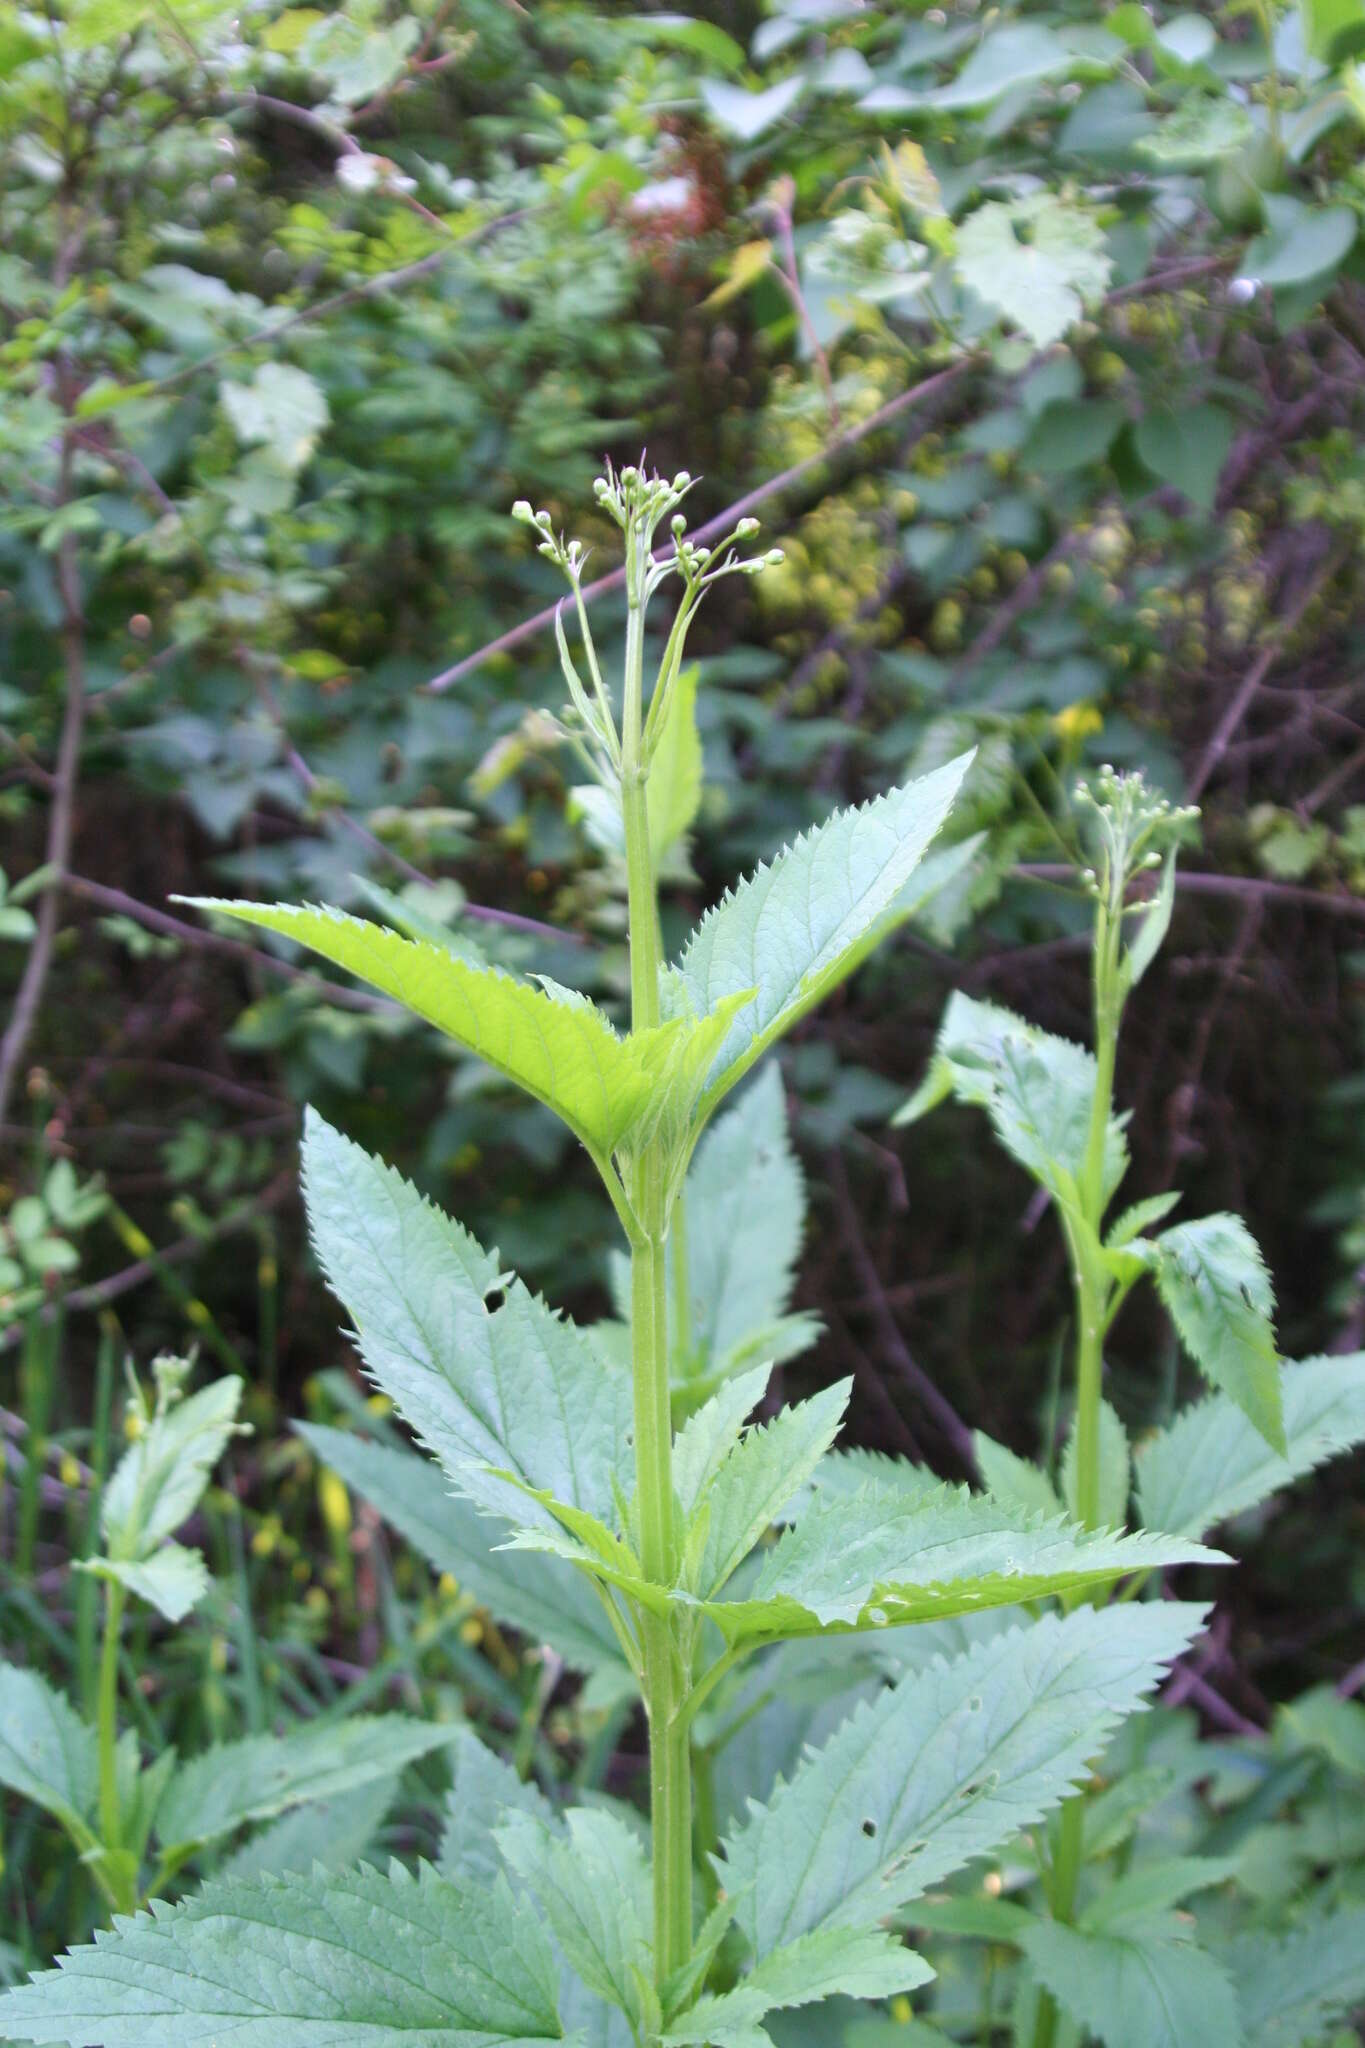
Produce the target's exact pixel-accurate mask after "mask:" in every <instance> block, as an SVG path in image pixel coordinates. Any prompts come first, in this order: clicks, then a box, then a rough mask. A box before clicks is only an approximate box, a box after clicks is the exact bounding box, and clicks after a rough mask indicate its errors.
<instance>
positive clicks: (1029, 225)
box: [1010, 220, 1033, 249]
mask: <svg viewBox="0 0 1365 2048" xmlns="http://www.w3.org/2000/svg"><path fill="white" fill-rule="evenodd" d="M1010 227H1011V230H1012V231H1013V234H1014V239H1015V241H1016V242H1020V243H1022V244H1023V246H1024V248H1026V249H1027V248H1028V246H1029V244H1030V243H1031V242H1032V240H1033V222H1032V221H1031V220H1015V221H1011V222H1010Z"/></svg>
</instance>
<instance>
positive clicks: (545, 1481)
mask: <svg viewBox="0 0 1365 2048" xmlns="http://www.w3.org/2000/svg"><path fill="white" fill-rule="evenodd" d="M303 1184H304V1198H305V1202H306V1205H307V1210H308V1222H309V1227H310V1229H311V1231H312V1236H313V1246H314V1250H315V1252H316V1254H317V1257H318V1261H319V1264H320V1265H321V1266H322V1269H323V1271H324V1273H325V1274H326V1276H327V1279H328V1281H329V1282H330V1284H331V1286H332V1288H333V1290H334V1292H335V1293H336V1294H337V1295H338V1296H339V1298H340V1299H341V1301H342V1302H343V1303H344V1304H345V1306H346V1309H347V1310H348V1312H349V1314H350V1316H351V1318H352V1321H353V1322H354V1325H355V1328H356V1331H357V1334H358V1336H359V1340H360V1349H361V1352H362V1354H363V1356H364V1359H365V1364H366V1366H367V1368H368V1370H369V1372H370V1374H371V1375H372V1377H373V1378H374V1380H375V1382H376V1383H377V1384H378V1385H379V1386H380V1387H381V1388H382V1389H383V1390H384V1392H385V1393H386V1394H388V1395H389V1396H390V1397H391V1398H392V1400H393V1401H394V1403H395V1404H396V1406H397V1408H398V1410H399V1412H400V1414H402V1415H403V1416H404V1418H405V1419H406V1420H407V1422H408V1423H409V1424H410V1425H411V1426H412V1428H413V1429H414V1430H415V1431H416V1432H417V1434H418V1435H419V1436H420V1437H421V1438H422V1440H423V1442H424V1443H426V1444H427V1445H428V1446H429V1448H430V1449H431V1450H432V1451H433V1452H434V1454H435V1455H436V1457H437V1458H439V1460H440V1461H441V1464H442V1465H443V1466H444V1468H445V1470H446V1471H447V1473H448V1474H449V1475H450V1477H451V1479H452V1480H454V1482H455V1484H456V1485H457V1486H458V1487H459V1489H460V1490H461V1492H463V1493H465V1494H467V1495H468V1496H469V1497H470V1499H472V1500H474V1501H476V1502H477V1503H478V1504H479V1505H480V1506H481V1507H483V1508H485V1509H487V1510H488V1512H490V1513H491V1514H497V1515H502V1516H504V1517H506V1518H507V1519H509V1520H512V1521H516V1522H523V1521H526V1520H527V1519H528V1508H527V1502H526V1500H525V1498H524V1495H523V1494H522V1492H521V1491H520V1490H519V1489H518V1487H517V1486H515V1485H513V1484H511V1483H510V1482H509V1481H508V1480H506V1479H500V1478H497V1477H495V1476H494V1475H495V1473H496V1472H497V1471H500V1470H506V1471H510V1472H513V1473H515V1475H516V1477H517V1479H518V1480H519V1481H521V1482H522V1484H523V1485H524V1486H526V1487H530V1488H533V1489H539V1490H546V1491H548V1492H550V1493H552V1494H554V1495H555V1496H556V1497H557V1498H558V1499H560V1500H563V1501H567V1502H569V1503H570V1504H571V1505H572V1506H574V1507H581V1508H585V1509H586V1510H587V1511H588V1512H589V1513H590V1514H595V1515H598V1516H599V1517H603V1518H608V1517H609V1516H610V1514H611V1511H612V1504H613V1490H612V1479H613V1475H615V1474H618V1473H624V1472H625V1471H626V1469H627V1466H628V1463H629V1433H630V1429H631V1420H632V1404H631V1384H630V1375H629V1372H628V1371H625V1370H623V1369H621V1368H619V1367H613V1366H612V1365H610V1364H609V1363H608V1362H607V1360H605V1359H604V1358H603V1357H601V1356H600V1355H599V1354H598V1353H597V1352H596V1351H595V1349H594V1348H593V1345H592V1344H591V1342H590V1341H589V1339H588V1337H587V1336H586V1335H585V1334H584V1333H583V1331H581V1330H579V1329H577V1328H576V1327H575V1326H574V1325H573V1324H572V1323H570V1322H566V1321H564V1320H563V1319H562V1318H561V1317H559V1316H557V1315H555V1314H554V1313H553V1312H552V1311H551V1310H550V1309H549V1308H547V1307H546V1305H545V1303H544V1302H543V1301H541V1300H540V1299H539V1298H538V1297H537V1296H535V1295H533V1294H531V1293H529V1292H528V1291H527V1289H526V1288H525V1287H524V1286H523V1285H522V1283H521V1282H520V1281H519V1280H517V1279H514V1278H511V1277H509V1276H508V1275H507V1274H505V1273H504V1272H503V1271H502V1268H501V1265H500V1262H499V1260H498V1259H497V1257H496V1256H495V1255H494V1254H492V1253H489V1252H486V1251H484V1249H483V1248H482V1246H480V1245H479V1244H477V1243H476V1242H475V1240H474V1239H473V1238H472V1237H471V1236H470V1235H469V1233H468V1231H466V1230H464V1229H462V1228H461V1226H460V1225H459V1224H458V1223H456V1222H454V1221H453V1220H452V1219H451V1218H449V1217H447V1216H444V1215H443V1214H442V1213H441V1211H440V1210H439V1209H437V1208H436V1207H435V1206H434V1205H433V1204H432V1203H430V1202H427V1201H424V1200H423V1198H422V1197H421V1196H420V1195H419V1194H418V1193H417V1191H416V1190H415V1189H414V1188H412V1187H410V1186H409V1185H408V1183H407V1182H406V1181H405V1180H403V1179H402V1177H401V1176H400V1175H399V1174H397V1173H394V1172H393V1171H392V1170H391V1169H390V1168H389V1167H386V1166H384V1165H383V1164H382V1163H381V1162H380V1161H379V1160H377V1159H372V1158H371V1157H370V1156H369V1154H368V1153H366V1152H363V1151H362V1150H361V1149H360V1147H359V1146H358V1145H354V1144H352V1143H351V1141H350V1140H349V1139H348V1138H343V1137H342V1136H341V1134H340V1132H339V1131H334V1130H332V1129H331V1127H330V1126H329V1125H327V1124H325V1123H324V1122H323V1121H322V1119H321V1118H320V1117H319V1116H317V1115H316V1114H315V1113H313V1112H312V1111H310V1112H309V1115H308V1118H307V1120H306V1124H305V1131H304V1144H303ZM530 1519H531V1520H540V1519H542V1518H541V1517H539V1516H537V1515H536V1514H535V1513H534V1511H532V1512H531V1515H530ZM492 1540H493V1541H496V1540H497V1538H496V1536H493V1538H492Z"/></svg>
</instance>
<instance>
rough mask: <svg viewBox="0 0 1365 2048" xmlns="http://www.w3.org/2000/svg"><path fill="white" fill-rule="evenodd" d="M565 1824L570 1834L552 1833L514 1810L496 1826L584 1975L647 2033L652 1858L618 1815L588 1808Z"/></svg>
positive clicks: (513, 1861) (584, 1979)
mask: <svg viewBox="0 0 1365 2048" xmlns="http://www.w3.org/2000/svg"><path fill="white" fill-rule="evenodd" d="M565 1824H566V1829H567V1832H565V1831H563V1830H556V1831H553V1832H552V1831H550V1830H549V1829H547V1828H545V1827H544V1826H542V1825H541V1823H540V1822H539V1821H537V1820H533V1819H531V1818H530V1817H529V1816H528V1815H526V1814H525V1813H518V1814H513V1815H512V1816H511V1817H510V1818H509V1819H507V1820H506V1821H505V1822H504V1823H503V1824H502V1825H501V1826H499V1827H498V1830H497V1842H498V1847H499V1849H500V1850H501V1852H502V1854H503V1856H504V1858H505V1859H506V1861H507V1862H508V1864H510V1866H511V1868H512V1869H513V1870H514V1871H515V1872H516V1874H517V1876H518V1877H519V1878H520V1879H521V1881H522V1883H523V1884H525V1885H526V1886H527V1887H528V1889H529V1890H530V1892H531V1894H532V1896H533V1897H534V1899H535V1901H536V1904H537V1905H538V1906H539V1908H540V1911H541V1913H542V1914H543V1916H544V1920H545V1924H546V1925H547V1926H548V1927H549V1929H550V1932H551V1933H552V1934H553V1936H554V1938H555V1940H556V1941H557V1942H558V1943H559V1946H560V1948H561V1949H562V1950H563V1952H564V1956H565V1960H566V1961H567V1962H568V1963H569V1964H570V1966H571V1968H572V1969H573V1970H574V1972H575V1973H576V1975H577V1976H578V1977H579V1979H580V1980H581V1981H582V1982H583V1983H584V1984H586V1986H587V1987H588V1989H589V1990H590V1991H592V1992H594V1993H595V1994H596V1995H597V1997H599V1998H604V1999H606V2000H607V2001H608V2002H609V2003H610V2004H612V2005H614V2006H617V2007H618V2008H619V2009H620V2010H621V2011H622V2012H624V2013H626V2014H627V2015H628V2016H629V2017H630V2018H631V2019H632V2020H636V2021H638V2022H640V2023H641V2031H642V2032H643V2031H644V2026H643V2022H644V2015H643V2013H642V2011H641V2006H640V1995H639V1987H640V1985H641V1984H642V1983H645V1982H652V1978H653V1963H654V1957H653V1949H652V1946H651V1943H650V1940H649V1936H648V1934H647V1932H646V1929H647V1928H648V1927H649V1926H650V1925H651V1918H652V1905H651V1893H650V1882H649V1863H648V1860H647V1858H646V1856H645V1852H644V1849H643V1847H642V1846H641V1842H640V1838H639V1836H638V1835H637V1834H636V1833H635V1832H634V1831H633V1830H632V1829H631V1828H629V1827H627V1826H626V1824H625V1822H624V1821H622V1820H619V1819H618V1818H617V1817H616V1815H615V1814H612V1813H605V1812H599V1811H597V1810H595V1809H593V1808H589V1807H583V1806H579V1807H574V1808H572V1809H571V1810H570V1812H569V1813H568V1814H566V1816H565Z"/></svg>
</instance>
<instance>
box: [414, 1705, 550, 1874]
mask: <svg viewBox="0 0 1365 2048" xmlns="http://www.w3.org/2000/svg"><path fill="white" fill-rule="evenodd" d="M451 1761H452V1763H453V1765H454V1779H453V1782H452V1784H451V1787H450V1791H449V1794H448V1795H447V1798H446V1803H445V1825H444V1827H443V1828H442V1831H441V1854H440V1869H441V1873H442V1875H443V1876H444V1877H453V1878H456V1879H458V1880H460V1881H461V1882H463V1883H467V1884H491V1883H492V1882H493V1880H494V1879H495V1878H496V1876H497V1874H498V1872H499V1871H500V1870H502V1869H504V1868H505V1867H506V1866H505V1864H504V1860H503V1856H502V1853H501V1851H500V1849H499V1847H498V1844H497V1842H496V1841H495V1840H494V1837H493V1830H494V1828H495V1827H498V1826H499V1825H500V1824H502V1823H504V1822H506V1821H507V1820H508V1819H509V1818H510V1817H511V1816H512V1815H514V1814H522V1815H523V1816H526V1817H529V1818H530V1819H531V1820H533V1821H535V1822H537V1823H538V1824H539V1825H540V1826H541V1827H543V1828H546V1829H549V1830H555V1829H558V1828H560V1827H562V1822H561V1821H560V1818H559V1816H558V1814H557V1813H556V1812H555V1810H554V1808H553V1807H552V1806H551V1804H550V1802H549V1800H548V1799H547V1798H546V1797H545V1794H544V1793H543V1792H542V1791H541V1789H540V1787H539V1786H538V1785H537V1784H535V1783H534V1781H533V1780H530V1779H522V1778H519V1777H518V1776H517V1774H516V1772H515V1771H514V1770H513V1769H512V1766H511V1765H510V1764H509V1763H504V1762H503V1760H502V1758H501V1757H500V1756H497V1755H496V1754H495V1753H494V1752H493V1751H492V1750H491V1749H489V1747H488V1745H487V1744H486V1743H483V1742H480V1740H479V1738H478V1736H477V1735H475V1734H474V1732H473V1730H472V1729H470V1728H461V1729H460V1730H459V1731H458V1732H457V1734H456V1737H455V1743H454V1747H453V1749H452V1750H451Z"/></svg>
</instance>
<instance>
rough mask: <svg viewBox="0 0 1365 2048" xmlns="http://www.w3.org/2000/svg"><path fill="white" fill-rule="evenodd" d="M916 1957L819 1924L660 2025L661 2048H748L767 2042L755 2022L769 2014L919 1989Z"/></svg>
mask: <svg viewBox="0 0 1365 2048" xmlns="http://www.w3.org/2000/svg"><path fill="white" fill-rule="evenodd" d="M933 1974H934V1973H933V1971H932V1970H931V1969H930V1967H929V1965H928V1963H926V1962H925V1960H924V1958H923V1956H919V1955H916V1954H915V1951H914V1950H913V1949H912V1948H906V1946H905V1944H904V1943H903V1942H901V1941H898V1940H897V1939H896V1938H895V1937H894V1936H893V1935H890V1934H883V1933H882V1932H880V1930H878V1929H875V1928H866V1927H822V1928H820V1929H818V1930H817V1931H816V1932H815V1933H813V1934H802V1935H799V1936H798V1937H797V1939H796V1940H795V1941H793V1942H789V1943H787V1944H786V1946H784V1947H782V1948H778V1949H774V1950H773V1951H772V1953H771V1954H770V1955H767V1956H765V1957H764V1958H763V1960H762V1962H761V1963H759V1964H758V1965H757V1966H756V1967H755V1968H754V1969H753V1970H751V1971H750V1972H749V1974H748V1976H747V1977H743V1978H741V1979H740V1982H739V1983H738V1984H737V1985H736V1986H735V1988H734V1990H733V1991H722V1992H719V1993H717V1994H714V1995H712V1996H710V1997H706V1998H702V1999H699V2000H698V2002H697V2003H696V2005H694V2006H693V2007H692V2009H691V2011H690V2012H688V2013H685V2014H684V2015H683V2017H682V2018H681V2019H677V2020H674V2021H673V2022H672V2024H671V2025H670V2026H668V2027H667V2028H665V2030H664V2033H663V2037H662V2038H663V2040H664V2042H665V2043H667V2044H669V2048H673V2044H676V2048H708V2044H713V2048H753V2044H755V2043H757V2042H761V2041H765V2040H767V2039H768V2036H767V2035H766V2034H764V2033H763V2032H762V2030H761V2029H760V2028H759V2024H758V2023H759V2021H760V2020H762V2019H763V2018H764V2017H765V2016H766V2014H768V2013H770V2012H782V2011H790V2010H791V2008H792V2007H794V2006H802V2005H816V2004H819V2003H820V2002H821V2001H822V2000H823V1999H826V1998H833V1997H836V1996H842V1997H845V1998H892V1997H894V1996H895V1995H896V1994H897V1993H898V1992H905V1991H914V1990H916V1989H918V1987H919V1986H920V1985H921V1984H927V1983H928V1982H929V1980H930V1978H931V1977H932V1976H933Z"/></svg>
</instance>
